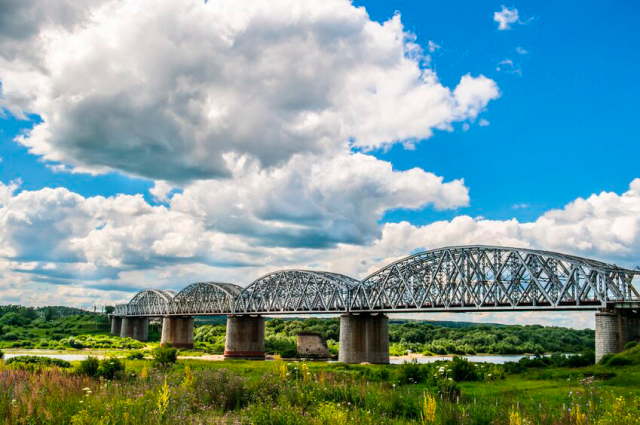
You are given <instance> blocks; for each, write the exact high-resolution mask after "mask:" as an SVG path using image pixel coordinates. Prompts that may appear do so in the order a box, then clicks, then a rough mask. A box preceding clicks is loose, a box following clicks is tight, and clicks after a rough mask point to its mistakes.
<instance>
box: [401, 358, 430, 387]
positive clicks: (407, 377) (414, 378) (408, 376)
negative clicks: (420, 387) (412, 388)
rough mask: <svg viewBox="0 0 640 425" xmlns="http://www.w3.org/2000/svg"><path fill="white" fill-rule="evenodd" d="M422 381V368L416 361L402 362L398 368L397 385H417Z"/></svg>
mask: <svg viewBox="0 0 640 425" xmlns="http://www.w3.org/2000/svg"><path fill="white" fill-rule="evenodd" d="M423 379H424V375H423V371H422V367H421V366H420V364H418V361H417V360H416V359H413V360H412V361H411V362H404V363H402V364H401V365H400V367H399V368H398V383H399V384H400V385H406V384H418V383H420V382H422V381H423Z"/></svg>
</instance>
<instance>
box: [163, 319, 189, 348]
mask: <svg viewBox="0 0 640 425" xmlns="http://www.w3.org/2000/svg"><path fill="white" fill-rule="evenodd" d="M166 344H171V346H173V347H176V348H193V317H165V318H164V319H163V320H162V338H161V339H160V345H166Z"/></svg>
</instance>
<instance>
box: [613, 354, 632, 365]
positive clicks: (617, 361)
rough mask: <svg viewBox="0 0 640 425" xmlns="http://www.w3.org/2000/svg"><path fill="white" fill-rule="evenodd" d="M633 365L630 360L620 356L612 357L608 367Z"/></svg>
mask: <svg viewBox="0 0 640 425" xmlns="http://www.w3.org/2000/svg"><path fill="white" fill-rule="evenodd" d="M632 363H633V362H632V361H631V360H629V359H628V358H626V357H623V356H620V355H616V356H613V357H611V359H609V361H608V362H607V366H628V365H630V364H632Z"/></svg>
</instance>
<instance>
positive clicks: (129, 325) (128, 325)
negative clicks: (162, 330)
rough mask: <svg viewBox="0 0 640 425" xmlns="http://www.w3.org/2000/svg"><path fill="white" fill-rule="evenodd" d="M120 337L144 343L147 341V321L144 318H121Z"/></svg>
mask: <svg viewBox="0 0 640 425" xmlns="http://www.w3.org/2000/svg"><path fill="white" fill-rule="evenodd" d="M120 336H121V337H123V338H133V339H137V340H138V341H146V340H147V339H149V320H148V319H147V318H146V317H123V318H122V325H121V330H120Z"/></svg>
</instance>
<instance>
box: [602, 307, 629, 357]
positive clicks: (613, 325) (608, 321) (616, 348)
mask: <svg viewBox="0 0 640 425" xmlns="http://www.w3.org/2000/svg"><path fill="white" fill-rule="evenodd" d="M634 340H640V314H638V313H635V312H634V311H632V310H623V309H621V310H605V311H601V312H598V313H596V362H599V361H600V359H601V358H602V357H603V356H605V355H607V354H616V353H619V352H621V351H622V350H624V346H625V345H626V344H627V343H628V342H629V341H634Z"/></svg>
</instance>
